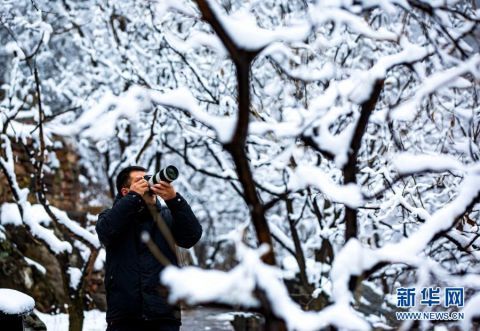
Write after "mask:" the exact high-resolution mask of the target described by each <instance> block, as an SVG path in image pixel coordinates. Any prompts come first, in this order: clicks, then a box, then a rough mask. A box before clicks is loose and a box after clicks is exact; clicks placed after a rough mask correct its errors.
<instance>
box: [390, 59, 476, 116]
mask: <svg viewBox="0 0 480 331" xmlns="http://www.w3.org/2000/svg"><path fill="white" fill-rule="evenodd" d="M467 73H471V74H472V75H473V76H474V77H475V78H476V79H477V80H478V79H480V54H475V55H473V56H472V57H471V58H470V59H468V60H467V61H465V62H462V63H460V64H458V65H457V66H455V67H452V68H450V69H447V70H444V71H441V72H437V73H434V74H432V75H431V76H429V77H428V78H426V79H425V80H424V81H423V83H422V85H420V87H419V88H418V89H417V91H416V92H415V94H414V95H413V96H412V97H411V98H410V99H408V100H407V101H405V102H403V103H402V104H400V105H399V106H397V107H396V108H394V109H393V110H392V111H391V114H390V115H391V118H392V119H394V120H402V121H411V120H413V119H414V117H415V115H416V114H417V112H418V107H419V106H420V104H421V102H422V100H423V99H424V98H425V97H427V96H429V95H430V94H432V93H435V92H436V91H438V90H440V89H442V88H448V87H452V86H453V87H463V88H466V87H469V86H471V83H470V82H469V81H468V80H466V79H464V78H462V77H461V76H462V75H465V74H467Z"/></svg>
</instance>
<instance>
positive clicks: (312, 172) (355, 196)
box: [288, 165, 363, 208]
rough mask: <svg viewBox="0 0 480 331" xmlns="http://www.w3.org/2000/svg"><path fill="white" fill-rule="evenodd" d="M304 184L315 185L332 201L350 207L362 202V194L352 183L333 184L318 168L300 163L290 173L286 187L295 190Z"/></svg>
mask: <svg viewBox="0 0 480 331" xmlns="http://www.w3.org/2000/svg"><path fill="white" fill-rule="evenodd" d="M306 186H313V187H316V188H318V189H319V190H320V191H322V192H323V193H324V194H325V195H326V196H327V197H328V198H329V199H331V200H332V201H335V202H340V203H344V204H346V205H347V206H349V207H352V208H356V207H359V206H361V205H362V204H363V196H362V193H361V191H360V188H359V187H358V186H357V185H355V184H353V183H350V184H347V185H339V184H335V183H334V182H333V181H332V180H331V179H330V177H329V176H327V174H325V173H324V172H323V171H322V170H320V169H319V168H317V167H313V166H306V165H305V166H304V165H300V166H298V167H297V168H296V169H295V170H294V172H293V173H292V176H291V178H290V181H289V183H288V187H289V189H290V190H292V191H295V190H299V189H302V188H304V187H306Z"/></svg>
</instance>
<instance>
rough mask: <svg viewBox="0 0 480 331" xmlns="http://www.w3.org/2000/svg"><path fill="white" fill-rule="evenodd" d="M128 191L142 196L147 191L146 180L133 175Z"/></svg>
mask: <svg viewBox="0 0 480 331" xmlns="http://www.w3.org/2000/svg"><path fill="white" fill-rule="evenodd" d="M130 191H133V192H136V193H138V194H140V195H141V196H142V197H143V195H144V194H145V192H148V182H147V181H146V180H145V178H143V177H141V176H140V177H135V178H134V179H133V181H132V185H130Z"/></svg>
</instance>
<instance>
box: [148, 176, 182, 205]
mask: <svg viewBox="0 0 480 331" xmlns="http://www.w3.org/2000/svg"><path fill="white" fill-rule="evenodd" d="M151 190H152V192H153V193H154V194H156V195H158V196H159V197H160V198H162V199H163V200H165V201H167V200H171V199H173V198H175V196H176V195H177V192H175V188H174V187H173V185H172V184H170V183H167V182H163V181H161V182H160V183H158V184H155V185H153V186H152V187H151Z"/></svg>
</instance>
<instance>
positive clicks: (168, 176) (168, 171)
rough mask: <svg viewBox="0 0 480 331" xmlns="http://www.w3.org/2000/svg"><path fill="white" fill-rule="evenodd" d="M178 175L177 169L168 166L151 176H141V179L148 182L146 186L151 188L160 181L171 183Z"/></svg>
mask: <svg viewBox="0 0 480 331" xmlns="http://www.w3.org/2000/svg"><path fill="white" fill-rule="evenodd" d="M178 175H179V172H178V169H177V168H176V167H175V166H173V165H169V166H166V167H165V168H163V169H161V170H160V171H158V172H157V173H155V174H153V175H145V176H143V178H145V179H146V180H147V181H148V185H150V186H152V185H154V184H158V183H159V182H160V181H164V182H167V183H171V182H173V181H174V180H175V179H177V178H178Z"/></svg>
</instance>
